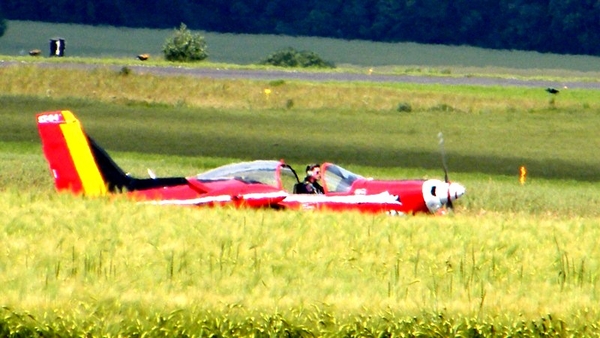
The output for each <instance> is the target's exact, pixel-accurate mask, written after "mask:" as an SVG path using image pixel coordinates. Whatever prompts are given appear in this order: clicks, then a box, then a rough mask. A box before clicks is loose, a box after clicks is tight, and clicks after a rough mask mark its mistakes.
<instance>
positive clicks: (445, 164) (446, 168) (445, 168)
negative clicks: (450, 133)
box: [438, 131, 454, 210]
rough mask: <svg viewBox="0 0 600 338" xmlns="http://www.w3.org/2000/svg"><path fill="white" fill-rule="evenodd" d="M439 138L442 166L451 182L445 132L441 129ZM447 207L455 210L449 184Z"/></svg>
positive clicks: (446, 179)
mask: <svg viewBox="0 0 600 338" xmlns="http://www.w3.org/2000/svg"><path fill="white" fill-rule="evenodd" d="M438 140H439V144H440V152H441V153H442V166H443V167H444V181H445V182H446V183H448V184H450V179H449V178H448V163H447V162H446V148H445V147H444V134H442V132H441V131H440V132H439V133H438ZM446 208H448V209H450V210H454V205H453V204H452V198H451V195H450V186H448V196H447V202H446Z"/></svg>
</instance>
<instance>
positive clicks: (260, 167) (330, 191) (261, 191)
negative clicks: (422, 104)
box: [36, 110, 465, 215]
mask: <svg viewBox="0 0 600 338" xmlns="http://www.w3.org/2000/svg"><path fill="white" fill-rule="evenodd" d="M36 117H37V125H38V130H39V134H40V137H41V140H42V147H43V151H44V155H45V157H46V159H47V161H48V164H49V166H50V171H51V172H52V175H53V176H54V183H55V186H56V189H57V190H58V191H69V192H72V193H75V194H84V195H88V196H102V195H107V194H110V193H124V194H127V196H130V197H132V198H133V199H135V200H137V201H145V202H148V203H155V204H160V205H188V206H215V205H234V206H245V207H252V208H267V207H268V208H275V209H328V210H337V211H344V210H357V211H362V212H369V213H388V214H392V215H402V214H415V213H433V214H436V213H441V211H443V210H445V209H446V208H452V203H453V202H454V201H455V200H456V199H458V198H459V197H460V196H462V195H463V194H464V193H465V188H464V187H463V186H462V185H460V184H458V183H451V182H449V181H448V179H447V175H446V179H445V181H441V180H436V179H429V180H395V181H393V180H385V181H384V180H374V179H369V178H365V177H363V176H360V175H357V174H354V173H352V172H350V171H348V170H346V169H344V168H342V167H340V166H338V165H335V164H333V163H323V164H322V165H321V171H322V173H323V175H322V179H321V183H322V186H323V190H324V194H295V193H294V186H295V185H296V184H298V183H300V180H299V178H298V175H297V174H296V171H295V170H294V169H293V168H292V167H291V166H290V165H288V164H286V163H285V162H283V161H273V160H259V161H251V162H241V163H234V164H229V165H225V166H222V167H218V168H215V169H212V170H209V171H207V172H204V173H201V174H199V175H196V176H189V177H160V178H157V177H154V175H153V174H152V173H151V172H150V173H151V177H150V178H134V177H131V176H130V175H128V174H126V173H125V172H124V171H123V170H122V169H121V168H120V167H119V166H118V165H117V164H116V163H115V162H114V161H113V160H112V159H111V157H110V156H109V155H108V154H107V153H106V151H104V149H102V148H101V147H100V146H99V145H98V144H97V143H96V142H95V141H94V140H93V139H92V138H91V137H89V136H88V135H87V134H86V133H85V131H84V130H83V128H82V126H81V123H80V122H79V120H78V119H77V118H76V117H75V115H74V114H73V113H72V112H70V111H68V110H63V111H52V112H45V113H40V114H37V115H36ZM444 169H445V165H444ZM446 172H447V171H446Z"/></svg>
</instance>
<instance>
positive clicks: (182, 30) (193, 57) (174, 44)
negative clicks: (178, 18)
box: [163, 23, 208, 62]
mask: <svg viewBox="0 0 600 338" xmlns="http://www.w3.org/2000/svg"><path fill="white" fill-rule="evenodd" d="M206 49H207V48H206V40H204V37H203V36H202V35H200V34H192V32H191V31H190V30H189V29H187V26H186V25H185V24H183V23H182V24H181V26H180V27H179V29H178V30H175V33H174V34H173V36H171V37H170V38H168V39H167V40H166V41H165V44H164V46H163V53H164V54H165V59H167V60H169V61H179V62H190V61H202V60H204V59H206V58H207V57H208V53H207V51H206Z"/></svg>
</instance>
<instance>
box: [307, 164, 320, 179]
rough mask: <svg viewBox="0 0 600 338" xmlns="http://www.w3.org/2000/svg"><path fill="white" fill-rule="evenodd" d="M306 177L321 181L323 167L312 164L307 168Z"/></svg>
mask: <svg viewBox="0 0 600 338" xmlns="http://www.w3.org/2000/svg"><path fill="white" fill-rule="evenodd" d="M306 175H307V176H310V177H313V178H315V179H317V180H319V179H321V165H320V164H310V165H307V166H306Z"/></svg>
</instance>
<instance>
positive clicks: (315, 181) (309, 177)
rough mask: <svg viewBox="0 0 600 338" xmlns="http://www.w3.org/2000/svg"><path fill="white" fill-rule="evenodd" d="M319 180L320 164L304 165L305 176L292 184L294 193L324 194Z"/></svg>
mask: <svg viewBox="0 0 600 338" xmlns="http://www.w3.org/2000/svg"><path fill="white" fill-rule="evenodd" d="M319 180H321V165H320V164H310V165H308V166H306V177H305V178H304V180H303V181H302V182H300V183H298V184H296V185H294V193H295V194H324V193H325V191H324V190H323V187H322V186H321V185H320V184H319Z"/></svg>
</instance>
